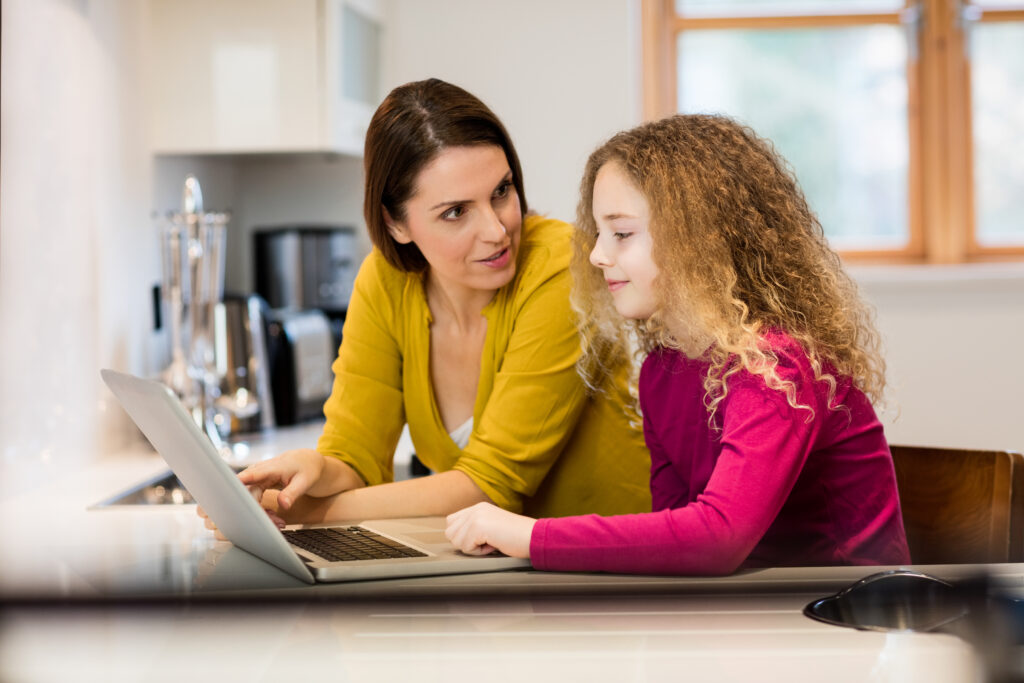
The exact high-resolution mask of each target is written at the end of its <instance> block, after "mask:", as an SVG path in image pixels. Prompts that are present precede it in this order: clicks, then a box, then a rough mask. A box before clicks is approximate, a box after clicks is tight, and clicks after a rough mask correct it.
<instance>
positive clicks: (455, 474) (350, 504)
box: [263, 458, 489, 524]
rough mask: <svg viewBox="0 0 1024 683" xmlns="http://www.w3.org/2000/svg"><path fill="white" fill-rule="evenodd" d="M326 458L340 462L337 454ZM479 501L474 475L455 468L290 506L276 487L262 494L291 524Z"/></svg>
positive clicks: (421, 512)
mask: <svg viewBox="0 0 1024 683" xmlns="http://www.w3.org/2000/svg"><path fill="white" fill-rule="evenodd" d="M325 459H326V460H333V461H335V462H337V461H336V460H335V459H334V458H325ZM286 490H287V489H286ZM282 493H283V492H282ZM285 495H287V494H285ZM480 502H489V500H488V498H487V496H486V495H484V492H483V491H481V490H480V487H479V486H477V485H476V484H475V483H473V480H472V479H470V478H469V477H468V476H467V475H466V474H465V473H463V472H459V471H456V470H452V471H449V472H441V473H438V474H432V475H430V476H428V477H420V478H418V479H409V480H406V481H398V482H392V483H389V484H379V485H377V486H363V487H359V488H352V489H350V490H347V491H344V492H342V493H338V494H335V495H331V496H328V497H325V498H314V497H312V496H303V497H301V498H297V499H295V500H294V501H290V503H291V504H290V505H289V506H288V507H284V506H283V505H282V504H281V501H280V494H279V493H278V492H277V491H276V490H268V491H266V492H265V493H264V495H263V507H265V508H267V509H268V510H272V511H275V512H276V514H277V515H279V516H280V517H281V518H283V519H284V520H285V521H286V522H288V523H289V524H316V523H319V522H324V521H336V520H362V519H381V518H388V517H420V516H435V515H447V514H450V513H452V512H455V511H456V510H460V509H462V508H464V507H468V506H470V505H473V504H475V503H480Z"/></svg>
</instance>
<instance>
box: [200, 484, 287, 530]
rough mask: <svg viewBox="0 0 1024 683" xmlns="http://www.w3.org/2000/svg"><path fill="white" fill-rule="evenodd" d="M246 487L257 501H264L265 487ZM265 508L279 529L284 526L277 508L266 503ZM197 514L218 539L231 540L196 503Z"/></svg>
mask: <svg viewBox="0 0 1024 683" xmlns="http://www.w3.org/2000/svg"><path fill="white" fill-rule="evenodd" d="M246 488H248V489H249V493H251V494H252V497H253V498H255V499H256V502H257V503H261V502H262V500H263V498H264V495H263V489H261V488H260V487H258V486H248V487H246ZM263 509H264V510H266V513H267V516H268V517H270V521H271V522H273V523H274V525H275V526H276V527H277V528H278V529H283V528H284V526H285V521H284V520H283V519H281V518H280V517H279V516H278V515H277V514H276V508H268V507H267V506H266V505H264V506H263ZM196 514H197V515H199V517H200V518H201V519H202V520H203V526H205V527H206V528H207V529H209V530H211V531H212V532H213V535H214V536H215V537H216V538H217V540H218V541H229V540H231V539H229V538H228V537H227V536H225V535H224V534H223V533H221V531H220V529H218V528H217V525H216V524H215V523H214V521H213V520H212V519H210V516H209V515H208V514H206V510H204V509H203V506H202V505H196Z"/></svg>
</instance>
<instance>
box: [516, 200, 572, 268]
mask: <svg viewBox="0 0 1024 683" xmlns="http://www.w3.org/2000/svg"><path fill="white" fill-rule="evenodd" d="M572 233H573V227H572V226H571V225H570V224H568V223H566V222H564V221H560V220H558V219H556V218H548V217H547V216H539V215H536V214H532V215H528V216H526V217H525V218H524V219H523V230H522V237H521V238H520V242H519V250H520V257H519V272H520V278H519V279H520V280H522V281H523V283H524V284H525V283H529V282H543V281H544V280H546V279H548V278H550V277H551V276H552V275H555V274H557V273H559V272H562V271H565V270H568V268H569V258H570V255H571V253H572Z"/></svg>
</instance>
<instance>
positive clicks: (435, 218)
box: [385, 145, 523, 297]
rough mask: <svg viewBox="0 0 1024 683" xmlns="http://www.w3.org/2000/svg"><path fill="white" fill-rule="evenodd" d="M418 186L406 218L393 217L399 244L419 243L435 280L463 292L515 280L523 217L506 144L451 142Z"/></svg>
mask: <svg viewBox="0 0 1024 683" xmlns="http://www.w3.org/2000/svg"><path fill="white" fill-rule="evenodd" d="M415 188H416V189H415V191H414V193H413V195H412V197H410V198H409V199H408V200H407V201H406V202H405V207H404V208H405V218H404V219H403V220H401V221H394V220H392V219H391V218H390V216H388V214H387V212H385V219H386V220H387V221H388V231H389V232H390V233H391V236H392V237H393V238H394V239H395V240H396V241H398V242H399V243H401V244H408V243H410V242H412V243H414V244H415V245H416V246H417V247H419V250H420V251H421V252H422V253H423V256H424V258H425V259H426V260H427V263H428V264H429V269H428V274H427V277H428V278H431V279H432V280H433V281H434V283H435V284H437V285H440V286H441V287H442V289H443V291H445V292H446V293H447V294H448V295H449V296H456V297H458V296H463V295H471V293H472V292H478V291H481V290H489V291H494V290H496V289H498V288H500V287H502V286H504V285H506V284H508V283H509V282H510V281H511V280H512V278H513V276H515V273H516V255H517V254H518V252H519V238H520V233H521V229H522V223H523V215H522V211H521V210H520V208H519V195H518V194H517V193H516V188H515V185H513V184H512V170H511V169H510V168H509V165H508V160H507V159H506V158H505V152H504V151H503V150H502V149H501V147H498V146H495V145H479V146H472V147H449V148H448V149H446V150H444V151H443V152H441V153H440V154H439V155H438V156H437V158H436V159H434V160H433V161H431V162H430V163H429V164H427V165H426V166H425V167H424V168H423V170H422V171H420V173H419V175H418V176H417V177H416V183H415Z"/></svg>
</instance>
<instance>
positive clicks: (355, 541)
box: [281, 526, 427, 562]
mask: <svg viewBox="0 0 1024 683" xmlns="http://www.w3.org/2000/svg"><path fill="white" fill-rule="evenodd" d="M281 533H283V534H284V537H285V540H287V541H288V542H289V543H291V544H292V545H294V546H296V547H298V548H302V549H303V550H308V551H309V552H311V553H314V554H316V555H317V556H319V557H322V558H323V559H325V560H329V561H331V562H350V561H354V560H387V559H392V558H400V557H426V556H427V554H426V553H421V552H420V551H418V550H416V549H415V548H410V547H409V546H407V545H405V544H404V543H399V542H398V541H393V540H391V539H390V538H387V537H386V536H381V535H380V534H377V533H374V532H372V531H370V530H369V529H364V528H363V527H359V526H350V527H327V528H323V529H290V530H285V531H282V532H281Z"/></svg>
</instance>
